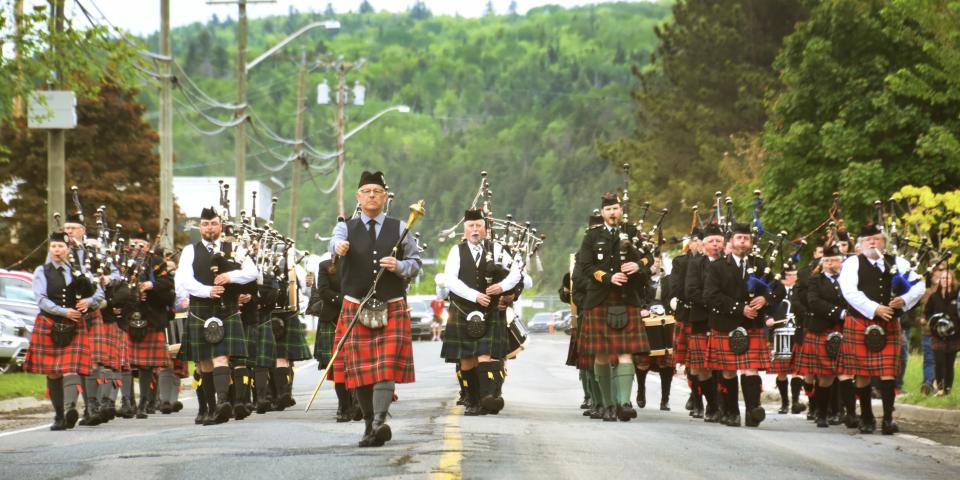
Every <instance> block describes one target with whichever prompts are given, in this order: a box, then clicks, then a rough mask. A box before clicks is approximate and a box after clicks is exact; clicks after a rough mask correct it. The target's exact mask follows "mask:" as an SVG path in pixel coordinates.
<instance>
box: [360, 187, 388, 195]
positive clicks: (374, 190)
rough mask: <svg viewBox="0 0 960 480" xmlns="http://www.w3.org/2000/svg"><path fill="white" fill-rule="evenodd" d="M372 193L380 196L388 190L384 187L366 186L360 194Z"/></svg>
mask: <svg viewBox="0 0 960 480" xmlns="http://www.w3.org/2000/svg"><path fill="white" fill-rule="evenodd" d="M371 193H372V194H374V195H377V196H379V195H383V194H384V193H387V191H386V190H384V189H382V188H364V189H362V190H360V195H370V194H371Z"/></svg>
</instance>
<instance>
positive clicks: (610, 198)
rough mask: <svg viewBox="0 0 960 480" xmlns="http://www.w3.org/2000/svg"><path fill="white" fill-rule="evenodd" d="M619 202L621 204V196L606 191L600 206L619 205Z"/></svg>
mask: <svg viewBox="0 0 960 480" xmlns="http://www.w3.org/2000/svg"><path fill="white" fill-rule="evenodd" d="M619 204H620V197H619V196H617V194H615V193H612V192H607V193H604V194H603V196H602V197H600V207H606V206H609V205H619Z"/></svg>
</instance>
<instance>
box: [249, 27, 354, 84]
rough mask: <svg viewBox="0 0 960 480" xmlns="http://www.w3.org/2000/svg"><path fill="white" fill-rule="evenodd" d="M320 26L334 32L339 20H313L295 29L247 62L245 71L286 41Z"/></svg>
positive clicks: (338, 28) (275, 50)
mask: <svg viewBox="0 0 960 480" xmlns="http://www.w3.org/2000/svg"><path fill="white" fill-rule="evenodd" d="M320 27H323V28H325V29H327V31H328V32H336V31H338V30H340V22H338V21H336V20H323V21H321V22H313V23H311V24H309V25H307V26H305V27H303V28H301V29H300V30H297V31H296V32H293V33H291V34H290V36H289V37H287V38H284V39H283V40H281V41H280V43H278V44H276V45H274V46H272V47H270V49H269V50H267V51H266V52H263V54H262V55H260V56H259V57H257V58H254V59H253V60H252V61H250V62H249V63H247V65H246V71H247V72H249V71H250V69H251V68H253V67H255V66H257V64H259V63H260V62H262V61H264V60H265V59H266V58H267V57H269V56H270V55H273V54H274V53H277V50H280V49H281V48H283V47H284V46H286V45H287V44H288V43H290V42H292V41H293V40H294V39H295V38H297V37H299V36H300V35H303V34H304V33H306V32H308V31H310V30H313V29H315V28H320Z"/></svg>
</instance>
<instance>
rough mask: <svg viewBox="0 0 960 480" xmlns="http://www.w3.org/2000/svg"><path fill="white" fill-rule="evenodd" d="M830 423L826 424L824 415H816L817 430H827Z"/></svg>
mask: <svg viewBox="0 0 960 480" xmlns="http://www.w3.org/2000/svg"><path fill="white" fill-rule="evenodd" d="M829 427H830V423H829V422H827V416H826V415H817V428H829Z"/></svg>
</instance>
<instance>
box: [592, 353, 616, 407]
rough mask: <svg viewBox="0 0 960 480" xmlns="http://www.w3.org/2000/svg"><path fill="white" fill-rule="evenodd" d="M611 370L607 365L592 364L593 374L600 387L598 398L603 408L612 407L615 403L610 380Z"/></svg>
mask: <svg viewBox="0 0 960 480" xmlns="http://www.w3.org/2000/svg"><path fill="white" fill-rule="evenodd" d="M611 370H612V369H611V368H610V365H609V364H606V363H595V364H593V372H594V374H595V375H596V377H597V384H598V385H599V387H600V398H601V399H602V400H603V406H605V407H612V406H613V405H614V402H616V397H614V396H613V382H612V381H611V379H610V374H611Z"/></svg>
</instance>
